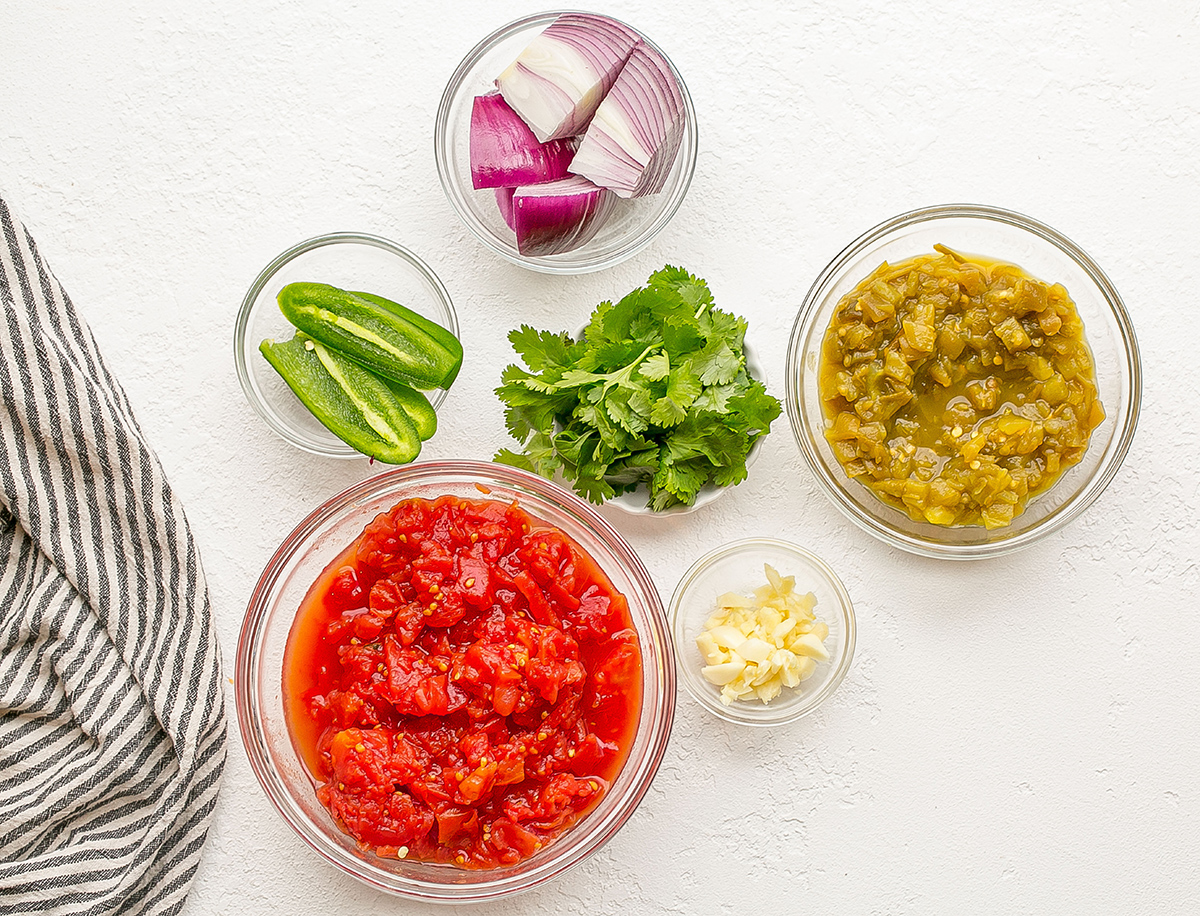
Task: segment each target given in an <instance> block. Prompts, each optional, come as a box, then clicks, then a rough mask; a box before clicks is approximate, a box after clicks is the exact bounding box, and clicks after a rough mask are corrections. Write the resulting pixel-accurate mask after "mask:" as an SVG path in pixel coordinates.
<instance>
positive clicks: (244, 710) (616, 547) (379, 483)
mask: <svg viewBox="0 0 1200 916" xmlns="http://www.w3.org/2000/svg"><path fill="white" fill-rule="evenodd" d="M454 475H458V477H456V478H454V479H459V478H463V479H465V478H466V477H468V476H473V477H474V478H475V479H476V480H477V481H478V482H479V483H482V484H484V485H485V486H486V485H487V484H491V483H495V484H497V485H502V486H506V487H512V488H514V489H516V488H520V489H521V490H522V492H529V493H531V494H532V495H533V496H535V497H538V498H540V499H543V500H546V501H547V502H557V503H560V504H565V505H564V506H563V508H564V510H565V511H566V512H567V513H569V514H573V515H575V516H581V519H580V521H581V522H583V523H586V525H587V526H588V527H589V528H590V529H591V530H592V531H594V532H595V533H596V534H597V535H598V536H600V537H601V538H602V539H603V540H605V541H606V542H607V547H608V548H609V549H611V550H613V551H614V552H615V553H616V554H618V555H619V556H620V557H621V559H622V561H623V562H625V563H627V564H628V569H627V570H626V572H627V574H628V575H629V577H630V578H631V579H632V580H634V581H635V582H636V583H637V585H638V589H639V591H641V592H643V593H644V595H645V596H646V598H647V599H648V601H649V606H648V607H647V608H646V616H647V617H648V618H649V622H650V628H651V632H650V633H643V632H641V631H640V630H639V636H640V637H641V639H640V642H642V643H643V644H644V645H645V650H644V653H643V656H642V659H643V669H644V670H645V669H647V668H649V667H653V669H654V670H655V672H656V675H655V676H656V678H657V681H658V685H657V689H658V691H659V693H660V695H661V699H660V702H659V703H658V704H657V705H656V706H653V707H650V715H649V716H647V715H646V711H645V710H643V714H642V719H643V724H640V725H639V726H638V732H637V733H635V740H636V734H638V733H640V732H641V731H642V729H643V728H645V733H646V735H647V736H648V738H647V747H646V750H645V752H644V753H643V756H642V757H641V758H637V759H635V758H634V757H633V756H632V754H631V756H630V757H629V758H628V759H627V760H626V762H625V764H624V765H623V766H622V770H621V775H624V773H625V771H626V768H628V767H631V766H633V767H634V768H635V769H634V770H633V771H632V777H631V782H630V785H629V788H628V790H627V791H626V792H625V793H624V794H622V795H621V796H620V797H619V801H617V802H614V806H613V808H612V810H611V811H609V812H608V813H607V814H606V815H605V817H604V819H603V820H599V821H596V822H595V823H594V825H593V830H594V831H595V832H594V833H593V835H591V836H589V837H588V838H587V840H586V841H583V842H579V843H576V844H575V845H573V846H570V847H566V851H567V853H568V855H567V856H566V857H565V858H562V859H561V860H560V858H559V857H558V856H553V857H551V858H550V859H548V860H547V861H545V862H542V863H539V865H538V866H536V867H535V868H532V869H529V870H528V871H525V872H522V873H519V874H517V875H509V876H506V877H501V878H498V879H496V880H492V881H479V882H474V883H453V882H451V883H446V884H434V883H430V882H427V881H423V880H420V879H415V878H414V879H400V878H397V879H396V880H395V881H393V882H389V881H388V880H387V879H386V877H384V876H385V875H386V874H387V873H386V872H384V871H383V870H382V869H379V868H375V869H374V873H372V871H368V870H362V869H359V870H356V869H355V868H352V867H351V864H352V862H353V861H357V860H354V859H352V858H351V857H343V856H340V855H339V854H338V853H339V851H340V847H337V846H336V844H334V843H332V842H331V841H329V840H328V837H327V836H326V834H325V833H324V832H323V831H321V830H319V829H316V830H313V829H310V825H308V824H306V823H305V822H304V818H302V817H300V816H299V815H298V814H297V813H296V812H295V811H294V810H293V809H292V807H291V806H290V805H289V804H288V803H287V802H286V801H285V799H286V800H288V801H290V800H291V798H292V795H291V793H290V792H289V790H288V787H287V784H286V783H285V782H284V781H283V780H282V778H280V776H279V775H278V771H277V768H276V766H275V764H274V761H273V759H272V755H271V753H270V751H269V742H268V740H267V736H266V733H265V730H264V728H263V724H262V716H261V714H260V712H259V710H258V703H257V701H256V700H255V697H256V695H257V693H256V691H257V687H256V686H255V684H256V682H257V680H258V679H259V673H260V665H259V661H258V657H259V651H260V649H261V644H262V641H263V639H264V634H265V627H264V624H265V621H266V619H267V617H268V616H269V613H270V605H269V604H268V602H267V598H268V597H269V595H270V593H271V591H272V590H273V588H274V586H275V583H276V582H277V581H278V579H279V576H280V575H281V574H282V573H283V572H284V570H285V567H286V564H287V562H288V560H289V559H290V558H291V557H292V556H293V555H294V553H295V551H296V550H297V549H298V547H299V546H300V545H301V544H303V543H304V542H305V540H306V539H308V538H310V537H312V536H313V535H314V534H316V533H318V532H319V531H320V528H321V526H322V525H323V524H324V523H326V522H328V521H330V520H332V519H334V518H336V517H337V516H338V515H339V514H340V513H342V512H344V511H345V510H347V509H350V508H353V507H355V506H356V505H357V504H358V503H359V501H360V500H369V499H371V498H372V496H373V494H375V493H376V491H378V490H387V489H389V488H391V487H394V486H398V485H400V484H402V483H405V482H409V483H412V482H415V483H421V482H425V483H433V482H436V480H435V479H440V478H443V477H453V476H454ZM481 496H482V497H483V498H489V497H488V496H487V494H481ZM395 498H396V499H397V500H399V499H402V498H403V497H402V496H400V495H397V496H396V497H395ZM493 498H494V497H493ZM535 511H536V510H535ZM331 556H336V554H333V555H331ZM651 637H653V638H651ZM660 652H661V658H659V657H658V655H659V654H660ZM674 660H675V648H674V640H673V637H672V631H671V624H670V621H669V620H668V618H667V615H666V611H665V608H664V607H663V603H662V598H661V595H660V594H659V591H658V588H657V586H656V585H655V583H654V579H653V577H652V576H651V575H650V572H649V570H648V569H647V568H646V566H645V564H644V563H642V561H641V558H640V557H639V556H638V554H637V553H636V551H634V549H633V547H632V545H630V544H629V542H628V541H627V540H626V539H625V538H624V537H623V536H622V535H621V534H620V532H618V531H617V530H616V528H615V527H613V526H612V525H611V524H610V523H609V522H607V521H606V520H605V519H604V518H603V517H602V516H600V515H599V514H598V513H597V512H596V511H595V509H594V508H593V507H591V506H590V505H588V504H587V503H586V502H585V501H583V500H582V499H580V498H579V497H577V496H576V495H575V494H574V493H571V492H570V491H568V490H566V489H564V488H563V487H560V486H558V485H557V484H555V483H553V482H551V481H548V480H546V479H545V478H543V477H539V476H538V475H536V474H531V473H529V472H527V471H523V470H521V469H519V468H511V467H508V466H506V465H498V464H495V463H489V462H482V461H474V460H465V459H463V460H437V461H428V462H417V463H414V464H410V465H404V466H402V467H397V468H392V469H390V470H388V471H385V472H383V473H381V474H378V475H376V476H374V477H370V478H367V479H365V480H362V481H359V482H358V483H355V484H352V485H351V486H349V487H347V488H346V489H344V490H342V491H341V492H340V493H337V494H335V495H334V496H332V497H330V498H329V499H327V500H325V501H324V502H322V503H321V504H320V505H319V506H317V507H316V508H315V509H313V510H312V511H311V512H310V513H308V515H307V516H305V518H304V519H303V520H301V521H300V522H299V523H298V524H297V525H296V526H295V527H294V528H293V529H292V530H291V532H289V533H288V535H287V536H286V537H285V538H284V539H283V541H282V542H281V543H280V545H279V547H278V548H277V549H276V550H275V551H274V552H273V553H272V555H271V557H270V559H269V560H268V561H267V563H266V565H265V566H264V567H263V570H262V572H261V574H260V575H259V578H258V580H257V581H256V583H255V585H254V588H253V590H252V592H251V595H250V598H249V600H248V601H247V605H246V611H245V614H244V617H243V620H242V625H241V628H240V630H239V634H238V642H237V647H236V651H235V671H234V682H233V686H234V695H235V703H236V709H237V719H238V725H239V729H240V731H241V733H242V737H243V745H244V749H245V753H246V756H247V758H248V759H249V762H250V767H251V770H252V771H253V772H254V775H255V777H256V779H257V780H258V782H259V785H260V787H261V788H262V789H263V791H264V793H265V794H266V796H267V798H268V800H269V801H270V802H271V805H272V807H274V809H275V810H276V811H277V812H278V813H279V815H280V816H281V817H282V818H283V820H284V821H285V822H286V823H287V824H288V826H289V827H291V829H292V831H293V832H294V833H295V834H296V836H298V837H299V838H300V839H301V840H302V841H303V842H304V843H305V844H306V845H307V846H308V847H309V848H311V849H313V850H314V851H315V852H316V853H317V854H318V855H319V856H320V857H321V858H322V859H324V860H325V861H326V862H329V863H330V864H332V865H333V866H335V867H336V868H337V869H338V870H339V871H342V872H344V873H345V874H348V875H350V876H351V877H354V878H356V879H358V880H359V881H362V882H363V883H365V884H368V885H370V886H372V887H374V888H376V889H378V890H381V891H385V892H387V893H390V894H394V895H397V896H400V897H405V898H408V899H413V900H421V901H424V902H430V903H455V904H467V903H475V902H484V901H494V900H499V899H503V898H505V897H510V896H513V895H515V894H520V893H524V892H525V891H528V890H532V889H534V888H536V887H541V886H543V885H544V884H545V883H546V882H548V881H551V880H554V879H555V878H558V877H559V876H561V875H562V874H564V873H565V872H567V871H569V870H571V869H572V868H574V867H575V866H577V865H579V864H580V863H582V862H584V861H586V860H587V859H589V858H591V856H592V855H594V854H595V853H596V852H597V851H599V850H600V849H601V848H602V847H603V846H604V845H605V844H606V843H607V842H608V841H609V840H610V839H611V838H612V837H613V836H614V835H615V834H616V833H617V832H619V830H620V829H621V828H622V827H623V826H624V825H625V824H626V823H627V822H628V820H629V818H630V817H632V816H633V814H634V813H635V811H636V810H637V808H638V807H639V805H640V804H641V802H642V800H643V799H644V798H645V796H646V794H647V793H648V792H649V789H650V785H651V783H652V782H653V780H654V777H655V776H656V775H657V772H658V770H659V768H660V765H661V764H662V761H663V759H664V758H665V755H666V750H667V747H668V745H669V743H670V738H671V733H672V726H673V724H674V718H675V706H676V702H675V696H676V690H677V679H676V671H675V664H674ZM655 661H656V662H657V664H652V663H653V662H655ZM276 793H279V795H278V796H277V795H276ZM596 813H598V812H590V813H589V815H588V816H587V817H585V818H584V819H583V820H582V821H580V823H579V825H577V826H578V827H582V826H583V825H586V823H587V821H588V820H589V819H590V818H591V816H592V815H593V814H596ZM576 829H577V827H572V832H573V831H575V830H576ZM556 845H558V844H557V843H556V844H552V845H551V846H548V847H547V849H553V848H554V847H555V846H556ZM363 861H366V860H363ZM526 861H528V860H526ZM454 874H456V875H457V874H458V872H457V871H456V872H454Z"/></svg>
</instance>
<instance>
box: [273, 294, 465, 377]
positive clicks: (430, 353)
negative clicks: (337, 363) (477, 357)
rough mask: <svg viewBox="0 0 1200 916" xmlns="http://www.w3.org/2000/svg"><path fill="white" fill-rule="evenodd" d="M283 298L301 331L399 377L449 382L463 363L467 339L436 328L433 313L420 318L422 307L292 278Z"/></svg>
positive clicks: (286, 310)
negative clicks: (431, 319)
mask: <svg viewBox="0 0 1200 916" xmlns="http://www.w3.org/2000/svg"><path fill="white" fill-rule="evenodd" d="M277 299H278V301H279V308H280V310H281V311H282V312H283V314H284V316H285V317H286V318H287V320H288V321H290V322H291V323H292V324H294V325H295V326H296V327H297V328H299V329H300V330H301V331H303V332H304V333H306V334H308V335H309V336H310V337H313V338H315V339H316V340H319V341H321V342H322V343H324V344H326V345H327V346H329V347H332V348H334V349H336V350H340V351H341V352H342V353H344V354H345V355H346V356H348V357H350V358H351V359H353V360H355V361H357V362H359V363H362V364H363V365H364V366H366V367H367V368H369V369H372V370H374V371H375V372H377V373H379V374H380V375H382V376H385V377H387V378H390V379H393V380H394V381H397V382H402V383H404V384H406V385H412V386H413V387H414V388H425V389H428V388H443V387H446V386H448V385H449V384H450V382H451V381H453V380H454V378H455V377H456V376H457V375H458V370H459V368H460V367H461V366H462V345H461V344H460V343H459V342H458V340H457V339H456V338H455V337H454V335H453V334H450V333H449V332H447V331H446V330H445V329H444V328H442V329H441V333H438V334H434V333H431V332H430V330H429V329H428V327H427V325H428V324H429V323H430V322H429V321H428V319H425V318H421V316H416V317H417V318H420V321H414V320H413V316H415V315H416V313H415V312H412V311H411V310H409V309H404V308H403V306H400V305H398V304H397V303H394V302H390V301H388V300H384V301H388V306H387V307H385V306H383V305H381V304H380V303H379V302H377V301H374V297H372V298H366V297H363V296H360V295H357V294H355V293H351V292H347V291H346V290H344V289H338V288H337V287H336V286H330V285H329V284H327V283H289V284H288V285H287V286H285V287H284V288H283V289H281V290H280V291H279V295H278V297H277ZM398 309H403V312H401V311H397V310H398ZM404 312H407V313H408V314H404Z"/></svg>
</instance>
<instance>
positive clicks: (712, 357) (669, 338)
mask: <svg viewBox="0 0 1200 916" xmlns="http://www.w3.org/2000/svg"><path fill="white" fill-rule="evenodd" d="M745 334H746V322H745V320H744V319H742V318H739V317H738V316H736V315H731V314H730V313H728V312H723V311H721V310H720V309H718V308H716V307H715V306H714V304H713V297H712V293H711V292H710V291H709V288H708V285H707V284H706V283H705V282H704V281H703V280H701V279H699V278H697V277H694V276H692V275H691V274H689V273H688V272H687V271H686V270H683V269H681V268H678V267H671V266H669V265H668V266H666V267H664V268H663V269H662V270H660V271H657V272H656V273H654V274H652V275H651V277H650V280H649V282H648V284H647V285H646V286H645V287H643V288H639V289H635V290H634V291H633V292H631V293H629V295H627V296H625V297H624V298H623V299H621V300H620V301H619V302H617V303H616V304H615V305H614V304H613V303H612V302H602V303H600V305H599V306H598V307H597V308H596V310H595V311H594V312H593V313H592V316H591V320H590V321H589V322H588V325H587V327H586V329H585V330H584V332H583V334H582V336H581V338H580V339H579V340H575V339H574V338H573V337H571V335H569V334H568V333H566V332H565V331H564V332H558V333H555V332H551V331H538V330H535V329H534V328H531V327H529V326H528V325H522V326H521V327H520V328H517V329H516V330H514V331H512V332H511V333H510V334H509V335H508V339H509V341H510V342H511V343H512V345H513V349H514V350H516V352H517V355H518V356H520V358H521V359H522V361H523V362H524V363H525V366H526V367H527V368H522V367H521V366H518V365H511V366H509V367H507V368H506V369H505V370H504V372H503V374H502V375H501V385H500V387H499V388H497V389H496V394H497V395H499V397H500V399H501V400H502V401H503V402H504V404H505V408H506V409H505V422H506V424H507V426H508V430H509V432H511V433H512V435H513V438H515V439H516V440H517V442H519V443H520V444H521V449H520V450H519V451H514V450H512V449H501V450H500V451H499V452H497V453H496V456H495V460H496V461H499V462H501V463H503V464H509V465H513V466H514V467H519V468H525V469H526V470H529V471H533V472H534V473H537V474H540V475H542V476H543V477H549V478H552V477H554V476H555V475H556V474H561V475H562V477H563V478H564V479H565V480H567V481H569V482H570V483H571V484H572V486H573V487H574V488H575V491H576V492H577V493H579V494H580V495H581V496H583V497H585V498H586V499H589V500H591V501H592V502H594V503H602V502H604V501H605V500H606V499H611V498H612V497H614V496H616V495H618V494H621V493H627V492H631V491H633V490H636V489H638V488H639V487H642V486H645V487H646V488H647V490H648V492H649V496H648V500H647V505H649V506H650V508H651V509H654V510H655V511H661V510H663V509H668V508H670V507H671V506H676V505H691V504H692V503H693V502H694V501H695V499H696V495H697V493H699V492H700V489H701V487H703V486H705V485H706V484H708V483H713V484H715V485H717V486H720V487H727V486H732V485H734V484H737V483H740V482H741V481H743V480H745V479H746V456H747V454H748V453H749V451H750V447H751V446H752V445H753V444H754V443H755V441H757V440H758V439H759V438H760V437H762V436H765V435H766V434H767V433H768V432H769V431H770V428H771V421H772V420H774V419H775V418H776V417H778V416H779V413H780V405H779V401H778V400H776V399H775V398H774V397H772V396H771V395H770V394H768V393H767V390H766V388H765V387H764V385H763V384H762V382H760V381H757V380H755V379H753V378H751V377H750V376H749V375H748V374H747V372H746V354H745V350H744V346H743V341H744V338H745Z"/></svg>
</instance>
